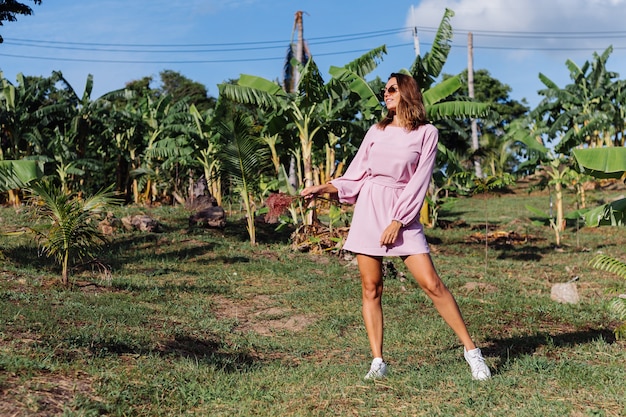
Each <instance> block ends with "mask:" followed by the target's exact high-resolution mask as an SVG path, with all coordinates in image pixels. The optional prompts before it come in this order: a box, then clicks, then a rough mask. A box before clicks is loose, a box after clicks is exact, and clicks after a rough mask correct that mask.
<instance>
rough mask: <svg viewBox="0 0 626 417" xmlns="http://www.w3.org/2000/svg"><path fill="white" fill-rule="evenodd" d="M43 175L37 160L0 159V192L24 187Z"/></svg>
mask: <svg viewBox="0 0 626 417" xmlns="http://www.w3.org/2000/svg"><path fill="white" fill-rule="evenodd" d="M42 175H43V174H42V172H41V170H40V169H39V165H38V164H37V162H36V161H28V160H20V161H10V160H4V161H0V192H5V191H9V190H15V189H18V188H24V187H25V186H26V185H27V184H28V183H29V182H31V181H33V180H35V179H37V178H41V177H42Z"/></svg>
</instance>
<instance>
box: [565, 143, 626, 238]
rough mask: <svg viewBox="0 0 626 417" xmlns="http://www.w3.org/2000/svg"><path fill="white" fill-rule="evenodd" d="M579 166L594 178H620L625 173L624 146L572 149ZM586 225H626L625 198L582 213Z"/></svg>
mask: <svg viewBox="0 0 626 417" xmlns="http://www.w3.org/2000/svg"><path fill="white" fill-rule="evenodd" d="M573 153H574V157H575V158H576V160H577V161H578V164H579V165H580V166H581V168H582V169H583V170H584V171H585V172H587V173H589V174H590V175H592V176H594V177H596V178H622V177H623V176H624V174H625V173H626V148H615V147H606V148H591V149H574V151H573ZM584 218H585V224H586V225H587V226H592V227H597V226H626V198H622V199H620V200H616V201H612V202H610V203H608V204H603V205H601V206H599V207H595V208H593V209H591V210H589V212H587V213H586V214H585V215H584Z"/></svg>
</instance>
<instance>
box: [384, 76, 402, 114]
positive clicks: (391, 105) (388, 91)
mask: <svg viewBox="0 0 626 417" xmlns="http://www.w3.org/2000/svg"><path fill="white" fill-rule="evenodd" d="M383 100H384V101H385V106H387V109H389V110H395V109H396V107H397V106H398V102H399V101H400V91H399V90H398V81H397V80H396V78H395V77H392V78H390V79H389V81H387V85H385V90H384V94H383Z"/></svg>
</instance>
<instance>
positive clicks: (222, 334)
mask: <svg viewBox="0 0 626 417" xmlns="http://www.w3.org/2000/svg"><path fill="white" fill-rule="evenodd" d="M624 193H626V191H625V190H624V188H623V187H622V188H621V189H618V190H612V191H599V190H598V191H591V192H590V194H589V195H590V198H591V199H592V200H602V199H606V198H610V197H611V196H612V197H617V196H619V195H623V194H624ZM568 198H570V201H569V202H568V207H569V208H570V209H573V203H572V201H571V198H572V196H568ZM526 204H531V205H533V206H536V207H537V208H540V209H543V210H546V211H548V204H549V198H548V195H547V194H546V193H533V194H528V193H526V192H525V191H523V190H519V192H516V193H512V194H502V195H486V196H476V197H473V198H469V199H461V200H458V201H457V202H456V204H455V205H454V206H452V207H450V208H448V209H447V210H446V211H444V212H443V213H441V216H440V219H441V220H444V221H445V223H447V224H449V225H450V227H449V228H446V229H443V228H436V229H429V230H427V236H428V239H429V241H430V243H431V249H432V253H433V259H434V262H435V265H436V266H437V269H438V270H439V272H440V274H441V275H442V277H443V278H444V280H445V282H446V283H447V285H448V286H449V288H450V289H451V290H452V292H453V293H454V294H455V296H456V298H457V301H458V302H459V305H460V306H461V309H462V311H463V314H464V316H465V318H466V321H467V323H468V326H469V329H470V332H471V333H472V335H473V336H474V338H475V340H476V342H477V343H478V344H479V345H480V346H481V348H482V350H483V353H484V355H485V356H486V359H487V362H488V364H489V365H490V367H491V368H492V371H493V373H494V376H493V378H492V379H491V380H489V381H486V382H476V381H473V380H472V379H471V375H470V372H469V367H468V366H467V364H466V363H465V361H464V360H463V354H462V346H461V345H460V344H459V342H458V341H457V339H456V338H455V336H454V335H453V334H452V332H451V331H450V330H449V328H448V327H447V326H446V325H445V324H444V323H443V321H442V319H441V318H440V317H439V316H438V315H437V313H436V311H435V310H434V308H433V307H432V305H431V302H430V300H429V299H428V298H427V297H426V296H425V295H424V294H423V293H422V292H421V290H419V288H417V286H416V285H415V284H414V283H413V282H412V281H411V279H410V278H409V277H407V276H405V273H406V271H405V269H404V268H403V265H402V264H401V262H398V260H396V259H394V260H390V261H392V265H393V266H395V267H396V269H397V271H396V272H395V273H393V272H392V270H393V268H388V269H389V271H391V272H389V274H388V275H387V276H386V284H385V285H386V289H385V298H384V300H383V303H384V307H385V314H386V316H385V319H386V333H385V350H386V352H385V354H386V358H387V361H388V362H389V365H390V375H389V377H388V378H387V379H385V380H383V381H381V382H375V383H366V382H364V381H363V380H362V377H363V375H365V373H366V371H367V370H368V367H369V361H370V359H371V358H370V354H369V348H368V342H367V338H366V334H365V330H364V326H363V323H362V319H361V315H360V314H361V313H360V284H359V279H358V272H357V269H356V266H355V265H354V263H353V262H352V261H351V259H350V258H349V257H346V256H343V255H336V254H323V253H322V254H316V253H300V252H296V251H293V250H292V249H291V248H290V245H289V234H288V233H275V232H272V230H271V229H269V228H267V227H263V228H261V230H260V232H259V240H260V241H261V244H260V245H258V246H256V247H251V246H250V245H249V244H248V243H247V235H246V232H245V226H244V225H243V223H242V222H238V221H236V218H234V217H233V219H232V221H231V222H230V223H229V224H228V226H227V227H226V228H225V229H224V230H210V229H203V228H195V229H191V230H189V229H188V228H187V217H188V216H189V213H188V212H186V211H185V210H184V209H182V208H171V207H160V208H153V209H145V210H141V209H138V208H132V209H131V208H129V209H125V211H124V212H121V211H120V212H119V213H117V214H118V215H119V216H123V215H125V214H128V213H130V212H133V213H139V212H144V213H146V214H149V215H151V216H153V217H155V218H156V219H158V220H159V221H160V223H161V225H162V230H161V231H160V232H159V233H142V232H122V231H120V232H117V233H116V234H115V235H114V236H113V238H112V240H111V244H110V245H109V246H108V247H107V248H106V250H105V252H104V253H103V254H102V255H101V257H100V260H101V261H102V262H103V263H104V264H107V265H109V266H110V268H111V270H110V273H108V272H106V271H104V270H101V269H98V268H84V269H80V270H76V271H74V276H73V278H74V281H75V285H74V287H73V288H72V289H66V288H63V287H61V286H60V285H58V279H59V270H58V269H57V268H56V267H55V265H54V264H53V263H52V262H51V261H49V260H47V259H44V258H41V257H40V256H39V255H38V250H37V247H36V245H35V244H34V242H33V240H32V237H31V236H28V235H22V236H2V237H0V256H1V258H2V259H1V265H2V267H1V268H0V415H2V416H57V415H59V416H100V415H105V416H191V415H194V416H509V417H510V416H519V417H522V416H542V417H546V416H555V417H556V416H559V417H561V416H576V417H578V416H623V415H626V375H625V368H626V343H625V342H624V341H620V340H617V341H616V340H615V337H614V334H613V328H614V327H615V325H616V324H617V322H616V320H615V318H614V317H612V316H611V314H610V312H609V311H608V309H607V304H608V301H609V300H610V299H611V298H613V297H615V296H616V295H617V294H619V293H624V292H626V281H624V280H623V279H621V278H619V277H617V276H612V275H610V274H608V273H606V272H601V271H598V270H594V269H593V268H591V267H590V266H589V261H590V259H592V258H593V256H594V255H595V254H596V253H599V252H601V253H604V254H606V255H610V256H614V257H618V258H620V259H622V260H624V259H625V257H626V255H625V252H626V250H625V248H626V230H625V229H624V228H620V229H618V228H600V229H586V228H579V227H577V226H576V225H575V224H570V225H569V226H568V229H567V231H566V232H565V233H564V238H563V243H564V245H563V246H562V247H561V248H555V247H554V244H553V242H554V234H553V233H552V231H551V229H549V228H548V227H547V226H542V225H538V224H537V223H536V222H535V223H533V222H532V221H531V219H530V218H529V217H530V216H531V214H530V212H529V211H527V210H526V208H525V205H526ZM0 218H1V223H0V224H1V225H2V229H3V230H4V231H7V230H14V229H16V228H18V227H20V226H22V225H24V224H25V223H24V222H25V221H27V217H26V214H25V213H24V212H22V211H15V210H14V209H12V208H3V209H0ZM486 224H488V225H489V230H491V231H494V230H496V231H500V232H505V233H502V234H508V236H509V238H508V239H507V238H506V237H504V238H501V239H499V240H497V241H492V242H489V245H487V246H486V245H485V242H484V238H483V239H481V236H480V235H479V234H481V233H482V234H483V235H484V231H485V225H486ZM512 232H515V233H512ZM514 237H518V239H514ZM519 237H521V239H519ZM575 278H577V281H576V283H577V286H578V291H579V294H580V298H581V301H580V302H579V303H578V304H561V303H557V302H555V301H553V300H551V297H550V292H551V287H552V285H553V284H555V283H563V282H567V281H569V280H571V279H575Z"/></svg>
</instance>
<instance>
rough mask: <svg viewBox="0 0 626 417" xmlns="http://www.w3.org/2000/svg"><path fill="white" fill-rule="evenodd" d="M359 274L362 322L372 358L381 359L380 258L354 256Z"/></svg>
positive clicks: (381, 290) (381, 287)
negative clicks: (363, 322)
mask: <svg viewBox="0 0 626 417" xmlns="http://www.w3.org/2000/svg"><path fill="white" fill-rule="evenodd" d="M356 259H357V262H358V265H359V272H360V274H361V296H362V300H363V320H364V321H365V329H366V330H367V337H368V338H369V341H370V348H371V349H372V355H373V357H374V358H382V357H383V309H382V303H381V301H382V295H383V272H382V258H379V257H373V256H368V255H357V256H356Z"/></svg>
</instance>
